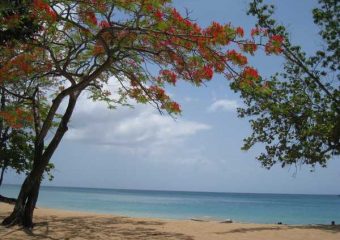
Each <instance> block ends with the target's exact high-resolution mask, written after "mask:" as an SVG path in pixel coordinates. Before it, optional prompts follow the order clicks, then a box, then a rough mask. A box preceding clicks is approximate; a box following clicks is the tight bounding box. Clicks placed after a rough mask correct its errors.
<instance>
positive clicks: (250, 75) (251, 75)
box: [242, 67, 260, 81]
mask: <svg viewBox="0 0 340 240" xmlns="http://www.w3.org/2000/svg"><path fill="white" fill-rule="evenodd" d="M242 77H243V78H244V79H248V80H253V81H257V80H258V79H259V78H260V75H259V74H258V72H257V70H256V69H254V68H252V67H245V68H244V70H243V73H242Z"/></svg>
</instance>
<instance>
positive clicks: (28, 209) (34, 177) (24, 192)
mask: <svg viewBox="0 0 340 240" xmlns="http://www.w3.org/2000/svg"><path fill="white" fill-rule="evenodd" d="M79 94H80V92H77V93H74V94H72V95H70V96H69V102H68V105H67V108H66V110H65V113H64V115H63V117H62V118H61V121H60V123H59V125H58V127H57V131H56V132H55V134H54V136H53V138H52V140H51V141H50V143H49V144H48V146H47V147H46V149H45V150H44V138H45V136H43V137H42V138H41V139H40V138H39V139H40V141H37V142H36V144H35V149H34V151H35V156H34V162H33V168H32V171H31V172H30V174H29V175H28V176H27V177H26V179H25V181H24V183H23V184H22V186H21V189H20V193H19V196H18V199H17V202H16V204H15V207H14V209H13V212H12V213H11V215H10V216H9V217H7V218H5V219H4V220H3V222H2V225H5V226H13V225H22V226H23V227H24V228H26V229H32V228H33V212H34V208H35V204H36V203H37V200H38V195H39V189H40V183H41V179H42V176H43V174H44V171H45V169H46V166H47V165H48V163H49V161H50V159H51V157H52V155H53V153H54V152H55V150H56V149H57V147H58V145H59V143H60V141H61V139H62V138H63V136H64V134H65V133H66V131H67V130H68V127H67V124H68V122H69V121H70V118H71V116H72V113H73V110H74V107H75V105H76V102H77V98H78V96H79ZM50 121H52V120H50ZM49 125H51V124H46V126H49Z"/></svg>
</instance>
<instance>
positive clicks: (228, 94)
mask: <svg viewBox="0 0 340 240" xmlns="http://www.w3.org/2000/svg"><path fill="white" fill-rule="evenodd" d="M265 2H268V3H274V5H275V6H276V14H275V16H276V18H277V20H278V22H279V23H283V24H285V25H286V26H287V28H288V31H289V33H290V34H291V41H292V42H293V43H296V44H302V45H303V48H304V50H305V51H306V52H313V51H314V50H315V49H316V48H317V47H320V45H321V40H320V38H319V37H318V36H317V32H318V29H317V28H316V27H315V26H314V25H313V24H312V14H311V9H312V8H313V7H315V6H316V4H317V1H316V0H299V1H296V0H285V1H278V0H276V1H265ZM248 3H249V1H246V0H237V1H236V0H233V1H231V0H209V1H206V0H175V1H174V5H175V6H176V7H177V8H178V9H179V10H180V11H181V12H185V9H188V10H189V11H190V16H191V18H192V19H195V20H197V22H198V23H200V24H201V25H203V26H206V25H208V24H209V23H211V22H212V21H218V22H221V23H229V22H230V23H232V25H234V26H242V27H243V28H244V29H245V31H246V32H250V29H251V28H252V27H253V26H254V23H255V20H254V18H253V17H250V16H247V15H246V9H247V7H248ZM250 62H251V64H252V65H253V66H255V67H256V68H258V70H259V72H260V73H261V75H262V76H264V77H266V76H267V77H268V76H270V74H272V73H274V72H276V71H279V70H280V69H282V62H283V59H282V58H281V57H277V56H275V57H268V56H264V54H261V53H259V54H256V56H255V57H254V58H251V59H250ZM168 91H169V93H170V95H171V96H172V97H173V98H174V99H175V100H176V101H177V102H179V103H180V104H181V106H182V110H183V113H182V116H180V117H178V118H177V119H172V118H170V117H168V116H164V115H163V116H161V115H160V114H159V113H158V112H157V111H156V110H155V109H154V108H153V107H152V106H150V105H136V106H135V107H134V108H127V107H125V108H124V107H119V108H117V109H115V110H108V109H107V108H106V106H105V104H103V103H100V102H95V103H93V102H91V101H89V100H87V99H86V96H85V95H83V96H82V98H81V101H80V102H79V103H78V105H77V107H76V111H75V113H74V116H73V118H72V120H71V123H70V130H69V131H68V132H67V134H66V135H65V137H64V139H63V141H62V143H61V145H60V147H59V148H58V150H57V152H56V153H55V155H54V156H53V159H52V162H53V163H54V164H55V167H56V168H55V171H54V176H55V178H54V180H53V181H52V182H48V181H44V182H43V184H44V185H53V186H77V187H100V188H118V189H150V190H180V191H209V192H252V193H301V194H339V193H340V190H339V186H338V183H339V182H340V171H339V169H340V161H339V158H334V159H332V160H330V161H329V163H328V167H327V168H320V167H316V168H315V169H312V168H311V167H309V166H299V167H295V166H294V167H286V168H281V167H280V166H274V167H273V168H272V169H271V170H267V169H264V168H263V167H261V164H260V163H259V162H258V161H257V160H256V156H257V155H258V154H259V153H260V152H261V150H263V146H261V145H258V146H256V147H255V148H254V149H251V150H249V151H247V152H245V151H241V150H240V148H241V146H242V143H243V142H242V139H243V138H245V137H247V136H248V135H249V134H250V133H251V131H250V127H249V124H248V121H247V120H246V119H240V118H238V117H237V113H236V108H237V107H239V106H242V101H241V99H240V98H239V97H238V95H237V94H235V93H234V92H233V91H231V90H230V89H229V83H228V80H226V79H224V78H223V77H222V76H218V75H217V76H215V77H214V79H213V80H211V82H209V83H207V84H206V86H204V87H200V88H197V87H194V86H191V85H189V84H179V85H178V86H177V87H176V88H169V89H168ZM311 170H314V171H311ZM22 179H23V178H22V177H19V176H17V175H15V174H13V173H9V174H8V175H7V177H6V179H5V183H12V184H13V183H14V184H15V183H21V181H22Z"/></svg>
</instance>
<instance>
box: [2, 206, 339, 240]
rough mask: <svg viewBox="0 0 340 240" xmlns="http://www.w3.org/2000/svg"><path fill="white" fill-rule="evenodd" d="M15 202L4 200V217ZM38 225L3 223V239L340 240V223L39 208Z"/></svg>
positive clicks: (36, 223)
mask: <svg viewBox="0 0 340 240" xmlns="http://www.w3.org/2000/svg"><path fill="white" fill-rule="evenodd" d="M12 208H13V206H12V205H8V204H2V203H0V219H1V220H2V219H3V218H4V217H5V216H7V215H8V214H9V213H10V211H11V209H12ZM34 222H35V227H34V229H33V231H32V232H25V231H23V230H22V229H21V228H20V227H12V228H5V227H3V226H0V239H2V240H7V239H13V240H14V239H16V240H24V239H34V240H35V239H128V240H130V239H131V240H132V239H145V240H162V239H165V240H167V239H168V240H215V239H216V240H229V239H232V240H246V239H251V240H263V239H270V240H301V239H303V240H314V239H315V240H320V239H322V240H333V239H334V240H337V239H340V226H339V225H337V226H330V225H276V224H248V223H221V222H219V221H193V220H163V219H155V218H132V217H123V216H115V215H108V214H95V213H87V212H76V211H64V210H56V209H48V208H39V207H38V208H37V209H36V210H35V216H34Z"/></svg>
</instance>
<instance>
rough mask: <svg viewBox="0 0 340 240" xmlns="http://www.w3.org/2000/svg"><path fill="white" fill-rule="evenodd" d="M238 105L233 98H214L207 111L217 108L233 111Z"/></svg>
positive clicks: (214, 110)
mask: <svg viewBox="0 0 340 240" xmlns="http://www.w3.org/2000/svg"><path fill="white" fill-rule="evenodd" d="M238 107H239V104H238V103H237V101H235V100H228V99H221V100H216V101H215V102H214V103H213V104H211V105H210V107H209V108H208V111H209V112H216V111H219V110H222V111H235V110H236V108H238Z"/></svg>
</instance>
